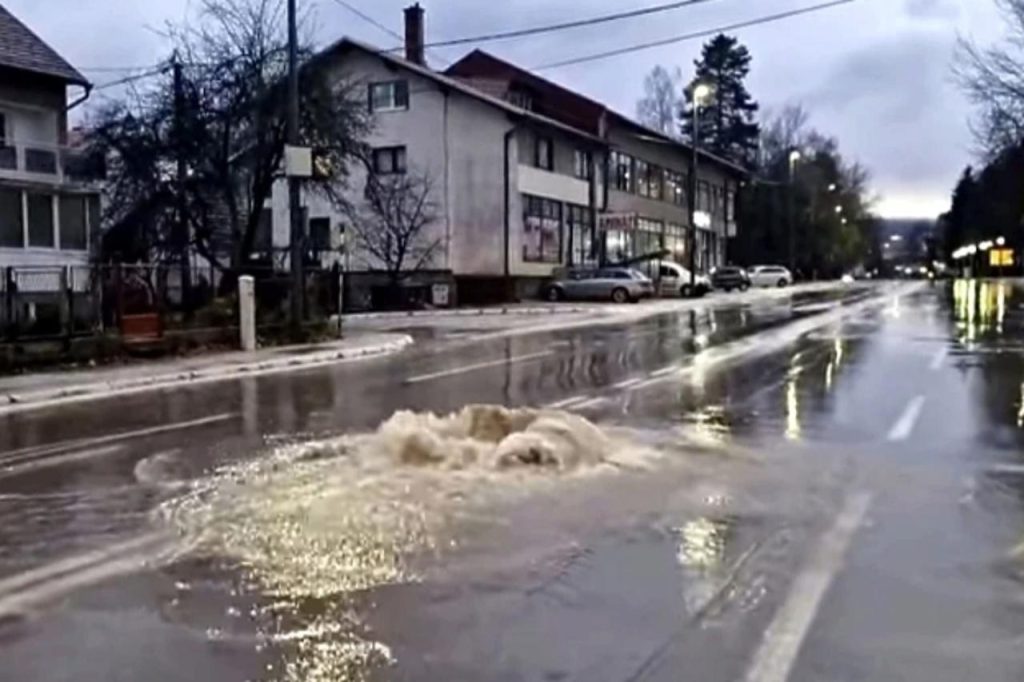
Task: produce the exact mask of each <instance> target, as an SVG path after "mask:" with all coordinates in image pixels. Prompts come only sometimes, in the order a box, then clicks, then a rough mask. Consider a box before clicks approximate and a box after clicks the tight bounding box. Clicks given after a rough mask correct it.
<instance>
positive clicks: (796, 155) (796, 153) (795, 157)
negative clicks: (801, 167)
mask: <svg viewBox="0 0 1024 682" xmlns="http://www.w3.org/2000/svg"><path fill="white" fill-rule="evenodd" d="M803 156H804V155H803V154H801V153H800V150H799V149H794V150H793V151H791V152H790V153H789V162H790V163H796V162H797V161H799V160H800V159H802V158H803Z"/></svg>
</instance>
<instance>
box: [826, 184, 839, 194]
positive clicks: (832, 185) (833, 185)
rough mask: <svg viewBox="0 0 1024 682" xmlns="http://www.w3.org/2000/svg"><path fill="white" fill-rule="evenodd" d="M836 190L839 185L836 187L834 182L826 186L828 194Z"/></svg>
mask: <svg viewBox="0 0 1024 682" xmlns="http://www.w3.org/2000/svg"><path fill="white" fill-rule="evenodd" d="M837 189H839V185H837V184H836V183H834V182H833V183H832V184H830V185H829V186H828V191H829V192H835V191H836V190H837Z"/></svg>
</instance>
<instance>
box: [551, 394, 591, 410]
mask: <svg viewBox="0 0 1024 682" xmlns="http://www.w3.org/2000/svg"><path fill="white" fill-rule="evenodd" d="M587 397H588V396H585V395H577V396H573V397H572V398H566V399H565V400H559V401H558V402H554V403H548V404H547V405H545V407H547V408H550V409H552V410H564V409H566V408H568V407H572V406H573V405H575V404H576V403H581V402H583V401H584V400H586V399H587Z"/></svg>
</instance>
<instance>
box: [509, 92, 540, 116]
mask: <svg viewBox="0 0 1024 682" xmlns="http://www.w3.org/2000/svg"><path fill="white" fill-rule="evenodd" d="M505 100H506V101H508V103H509V104H511V105H513V106H517V107H519V108H520V109H526V110H527V111H533V97H531V96H530V93H528V92H524V91H523V90H509V91H508V93H506V95H505Z"/></svg>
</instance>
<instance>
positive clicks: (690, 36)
mask: <svg viewBox="0 0 1024 682" xmlns="http://www.w3.org/2000/svg"><path fill="white" fill-rule="evenodd" d="M852 2H856V0H833V2H825V3H822V4H820V5H812V6H810V7H803V8H800V9H795V10H790V11H789V12H780V13H779V14H769V15H767V16H763V17H759V18H757V19H751V20H749V21H741V22H739V23H737V24H730V25H728V26H719V27H717V28H710V29H707V30H704V31H698V32H696V33H687V34H685V35H681V36H675V37H673V38H665V39H663V40H655V41H651V42H647V43H640V44H638V45H631V46H629V47H622V48H619V49H616V50H609V51H607V52H598V53H595V54H590V55H586V56H583V57H575V58H573V59H566V60H563V61H560V62H551V63H548V64H541V65H540V66H535V67H533V70H534V71H542V70H545V69H556V68H559V67H562V66H570V65H572V64H582V63H584V62H592V61H597V60H599V59H608V58H609V57H617V56H619V55H623V54H628V53H630V52H639V51H640V50H648V49H650V48H653V47H662V46H664V45H672V44H675V43H681V42H684V41H687V40H695V39H697V38H706V37H708V36H713V35H717V34H719V33H725V32H726V31H735V30H737V29H741V28H749V27H751V26H760V25H761V24H768V23H772V22H776V21H782V20H783V19H789V18H790V17H795V16H799V15H801V14H810V13H811V12H820V11H822V10H825V9H829V8H832V7H838V6H839V5H848V4H850V3H852Z"/></svg>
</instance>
